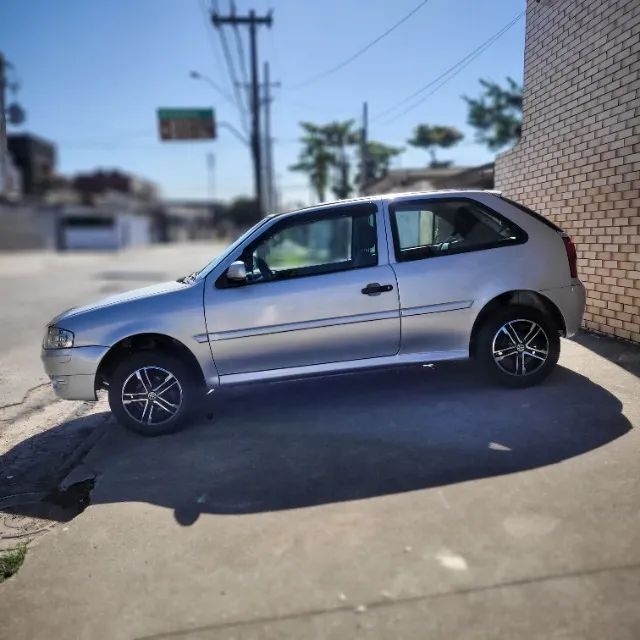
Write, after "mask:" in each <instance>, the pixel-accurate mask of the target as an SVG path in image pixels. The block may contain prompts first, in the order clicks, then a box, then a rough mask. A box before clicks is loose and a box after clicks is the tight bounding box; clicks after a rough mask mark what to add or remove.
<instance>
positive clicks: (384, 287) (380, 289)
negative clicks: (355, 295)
mask: <svg viewBox="0 0 640 640" xmlns="http://www.w3.org/2000/svg"><path fill="white" fill-rule="evenodd" d="M392 289H393V285H390V284H380V283H379V282H370V283H369V284H368V285H367V286H366V287H365V288H364V289H362V293H364V295H365V296H375V295H378V294H379V293H385V292H386V291H391V290H392Z"/></svg>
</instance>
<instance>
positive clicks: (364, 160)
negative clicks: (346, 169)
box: [360, 102, 369, 195]
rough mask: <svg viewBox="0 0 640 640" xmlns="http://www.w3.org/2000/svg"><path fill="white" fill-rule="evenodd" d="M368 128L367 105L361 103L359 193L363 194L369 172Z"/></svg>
mask: <svg viewBox="0 0 640 640" xmlns="http://www.w3.org/2000/svg"><path fill="white" fill-rule="evenodd" d="M368 129H369V107H368V105H367V103H366V102H364V103H363V104H362V130H361V132H360V194H361V195H364V190H365V188H366V186H367V180H368V173H369V148H368V144H367V138H368V133H369V132H368Z"/></svg>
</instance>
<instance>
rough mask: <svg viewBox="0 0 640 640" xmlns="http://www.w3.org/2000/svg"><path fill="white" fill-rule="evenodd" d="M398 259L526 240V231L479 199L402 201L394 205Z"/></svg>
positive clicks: (490, 246)
mask: <svg viewBox="0 0 640 640" xmlns="http://www.w3.org/2000/svg"><path fill="white" fill-rule="evenodd" d="M391 225H392V231H393V240H394V249H395V255H396V260H398V262H402V261H406V260H420V259H423V258H432V257H437V256H443V255H449V254H453V253H462V252H465V251H477V250H480V249H489V248H494V247H497V246H502V245H507V244H517V243H520V242H524V241H525V240H526V234H525V233H524V231H522V230H521V229H519V228H518V227H516V226H515V225H514V224H513V223H511V222H510V221H508V220H506V219H505V218H503V217H502V216H500V215H499V214H497V213H496V212H494V211H492V210H490V209H488V208H487V207H484V206H482V205H480V204H479V203H477V202H473V201H471V200H463V199H460V200H458V199H447V200H422V201H414V202H403V203H398V204H397V205H392V207H391Z"/></svg>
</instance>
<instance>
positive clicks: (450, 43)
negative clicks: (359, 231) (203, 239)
mask: <svg viewBox="0 0 640 640" xmlns="http://www.w3.org/2000/svg"><path fill="white" fill-rule="evenodd" d="M219 2H220V5H221V7H222V8H223V9H225V8H228V0H219ZM418 3H419V1H418V0H395V1H393V2H392V1H391V0H322V1H319V0H317V1H316V0H313V1H312V0H253V1H251V0H237V2H236V4H237V8H238V11H239V12H245V11H247V10H249V9H251V8H254V9H256V11H257V12H266V11H267V10H268V9H273V11H274V24H273V27H272V28H271V29H266V28H261V29H260V56H261V61H264V60H269V62H270V64H271V74H272V79H273V80H279V81H280V82H281V83H282V88H281V89H280V90H277V91H276V92H275V101H274V104H273V135H274V137H275V138H276V146H275V147H274V155H275V163H276V176H277V181H278V186H279V187H280V189H281V201H282V202H284V203H294V202H304V203H307V202H308V201H309V189H308V186H307V181H306V178H305V176H304V175H303V174H299V173H292V172H290V171H288V169H287V167H288V166H289V165H291V164H292V163H293V162H295V160H296V157H297V154H298V150H299V144H298V142H297V137H298V134H299V126H298V123H299V122H300V121H301V120H311V121H314V122H326V121H329V120H333V119H346V118H358V117H359V116H360V113H361V110H362V102H363V101H364V100H367V101H368V103H369V111H370V116H371V122H370V137H371V138H372V139H376V140H380V141H382V142H385V143H388V144H394V145H398V146H403V145H404V146H405V147H406V139H407V138H408V137H409V136H410V134H411V131H412V129H413V127H414V126H415V125H416V124H417V123H421V122H425V123H430V124H448V125H454V126H456V127H458V128H460V129H461V130H462V131H463V132H465V134H466V138H465V140H464V141H463V142H462V143H461V144H460V145H459V146H458V147H456V148H454V149H451V150H447V151H446V152H443V153H441V154H440V155H441V156H442V157H443V158H451V159H453V160H455V161H456V163H458V164H477V163H481V162H485V161H489V160H491V159H492V154H490V153H489V152H488V151H487V150H486V149H485V148H483V147H482V146H480V145H477V144H475V143H474V141H473V132H472V131H471V130H470V129H469V127H468V126H467V125H466V105H465V103H464V102H463V100H462V99H461V95H463V94H468V95H474V94H476V93H477V91H478V82H477V81H478V78H481V77H483V78H490V79H495V80H501V79H503V78H505V77H506V76H511V77H513V78H515V79H516V80H518V81H519V82H521V81H522V73H523V49H524V19H523V20H521V21H520V22H518V23H517V24H516V25H515V27H514V28H512V29H511V30H510V31H509V32H507V33H506V34H505V35H504V36H503V37H502V38H501V39H500V40H498V41H497V42H496V43H495V44H494V45H493V46H492V47H491V48H489V49H488V50H487V51H486V52H485V53H483V54H482V55H481V56H480V57H478V58H477V59H476V60H474V61H473V62H472V63H471V64H469V65H468V66H467V67H466V68H465V69H464V70H463V71H462V72H461V73H460V74H459V75H457V76H456V77H455V78H453V79H452V80H451V81H450V82H448V83H447V84H445V85H444V86H443V87H442V88H441V89H439V90H438V91H437V92H436V93H435V94H434V95H433V96H431V97H429V98H428V99H427V100H426V101H425V102H424V103H423V104H422V105H421V106H420V107H418V108H416V109H414V110H413V111H411V112H410V113H407V114H406V115H404V116H403V117H401V118H399V119H397V120H396V121H395V122H393V123H388V118H387V119H385V118H376V114H378V113H380V112H381V111H383V110H385V109H387V108H388V107H389V106H391V105H393V104H395V103H396V102H398V101H400V100H401V99H403V98H405V97H406V96H407V95H409V94H410V93H412V92H413V91H415V90H416V89H417V88H419V87H420V86H422V85H424V84H426V83H427V82H429V81H430V80H432V79H433V78H435V77H436V76H438V75H439V74H440V73H441V72H442V71H444V70H446V69H447V68H448V67H449V66H451V65H452V64H454V63H455V62H457V61H458V60H459V59H460V58H462V57H463V56H464V55H466V54H467V53H469V52H470V51H471V50H473V49H474V48H475V47H477V46H478V45H480V44H481V43H482V42H483V41H485V40H486V39H487V38H488V37H490V36H491V35H492V34H493V33H495V32H496V31H498V30H499V29H500V27H502V26H503V25H504V24H506V23H507V22H508V21H509V20H510V19H511V18H513V17H515V16H516V15H517V14H518V13H519V12H520V11H522V10H523V9H524V6H525V0H491V1H485V2H479V1H478V0H430V1H429V2H428V3H427V4H426V5H425V6H424V7H422V8H421V9H420V10H419V11H418V12H417V13H416V14H415V15H414V16H413V17H412V18H411V19H410V20H409V21H407V22H406V23H404V24H403V25H402V26H400V27H399V28H398V29H397V30H396V31H394V32H393V33H392V34H391V35H389V36H388V37H387V38H385V39H384V40H383V41H382V42H380V43H379V44H377V45H376V46H375V47H373V48H372V49H370V50H369V51H368V52H367V53H365V54H364V55H363V56H362V57H360V58H359V59H357V60H355V61H354V62H353V63H351V64H350V65H348V66H347V67H345V68H344V69H342V70H341V71H339V72H337V73H335V74H333V75H331V76H329V77H326V78H324V79H322V80H319V81H317V82H315V83H312V84H310V85H308V86H305V87H303V88H299V89H294V88H293V87H294V86H295V85H296V84H298V83H300V82H303V81H305V80H306V79H307V78H309V77H312V76H314V75H316V74H318V73H320V72H322V71H324V70H325V69H327V68H329V67H332V66H333V65H335V64H337V63H339V62H340V61H342V60H343V59H345V58H346V57H348V56H350V55H351V54H353V53H354V52H355V51H356V50H358V49H359V48H360V47H362V46H364V45H365V44H366V43H367V42H369V41H370V40H371V39H373V38H374V37H376V36H378V35H379V34H380V33H382V32H383V31H384V30H385V29H386V28H388V27H389V26H390V25H391V24H393V23H394V22H396V21H397V20H399V19H400V18H401V17H402V16H404V15H405V14H406V13H408V12H409V11H410V10H411V9H412V8H414V7H415V6H416V5H417V4H418ZM206 5H207V1H206V0H91V1H89V2H87V1H86V0H64V1H63V2H51V1H50V0H21V1H20V2H18V1H17V0H14V2H3V3H2V7H1V8H0V46H1V47H2V51H3V53H4V54H5V56H6V57H7V58H8V59H9V60H10V61H11V62H12V63H13V64H14V65H15V68H16V70H17V73H18V76H19V79H20V81H21V85H22V87H21V91H20V94H19V100H20V102H21V103H22V104H23V106H24V107H25V108H26V110H27V113H28V122H27V123H26V124H25V125H24V126H23V127H21V129H24V130H27V131H31V132H33V133H36V134H39V135H41V136H43V137H46V138H49V139H50V140H53V141H55V142H56V143H57V145H58V169H59V171H60V172H61V173H73V172H76V171H86V170H91V169H94V168H96V167H103V168H113V167H120V168H123V169H125V170H127V171H131V172H133V173H136V174H138V175H140V176H144V177H147V178H150V179H152V180H154V181H155V182H156V183H157V184H158V185H159V186H160V188H161V190H162V193H163V195H165V196H167V197H180V198H202V197H207V195H208V181H207V170H206V155H207V153H209V152H212V151H213V152H214V153H215V156H216V167H217V169H216V192H215V195H216V196H217V197H221V198H228V197H233V196H235V195H239V194H248V193H251V189H252V174H251V164H250V160H249V154H248V151H247V149H246V148H245V147H243V146H242V144H241V143H239V142H238V141H237V140H236V139H235V138H234V137H233V136H232V135H230V134H229V133H228V132H227V131H225V130H221V131H220V133H219V138H218V139H217V140H215V141H213V142H196V143H162V142H160V141H158V138H157V133H156V122H155V110H156V108H157V107H160V106H176V107H177V106H214V107H215V109H216V113H217V117H218V119H219V120H223V121H228V122H231V123H233V124H235V125H236V126H238V125H239V117H238V113H237V110H236V109H235V107H234V106H233V105H231V104H229V103H225V102H224V101H223V100H222V99H221V98H220V97H219V96H218V95H217V94H216V93H215V92H214V91H213V90H212V88H211V87H210V86H208V85H207V84H206V83H204V82H201V81H196V80H193V79H191V78H189V76H188V74H189V71H190V70H191V69H195V70H198V71H200V72H201V73H203V74H207V75H209V76H210V77H211V78H212V79H214V80H215V81H216V82H218V83H219V84H222V85H224V87H225V88H226V89H227V90H229V81H228V77H227V75H226V68H225V66H224V62H223V57H222V53H221V50H220V47H219V42H218V34H217V33H216V32H215V31H214V29H213V28H212V27H211V25H210V23H209V22H208V21H207V19H206V17H205V16H204V13H205V12H206ZM228 35H229V42H230V44H231V45H233V47H232V50H233V52H234V53H235V41H234V40H233V37H232V36H233V33H232V32H229V34H228ZM245 48H246V47H245ZM11 130H12V131H17V130H18V129H16V128H15V127H14V128H12V129H11ZM426 162H427V156H426V154H425V153H424V152H421V151H419V150H417V149H411V148H409V149H407V151H406V152H405V153H404V154H403V155H402V156H401V157H400V158H399V159H398V161H397V166H403V167H410V166H423V165H425V164H426Z"/></svg>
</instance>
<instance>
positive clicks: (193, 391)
mask: <svg viewBox="0 0 640 640" xmlns="http://www.w3.org/2000/svg"><path fill="white" fill-rule="evenodd" d="M198 397H199V387H198V385H197V384H196V382H195V380H194V376H193V375H192V374H191V372H190V371H189V368H188V367H186V366H185V365H184V364H183V363H182V362H181V361H180V360H179V359H177V358H175V357H173V356H169V355H166V354H163V353H159V352H155V351H143V352H140V353H134V354H132V355H131V356H129V357H128V358H126V359H125V360H123V361H122V362H121V363H120V364H119V365H118V366H117V367H116V369H115V371H114V373H113V376H112V377H111V380H110V382H109V406H110V407H111V411H112V412H113V414H114V416H115V417H116V419H117V420H118V422H120V424H122V425H123V426H125V427H127V428H128V429H131V430H132V431H135V432H136V433H140V434H142V435H145V436H157V435H162V434H165V433H173V432H174V431H177V430H178V429H180V428H182V426H183V425H184V424H185V422H186V421H187V420H188V419H189V418H190V417H191V415H192V413H193V411H194V409H195V407H196V403H197V400H198Z"/></svg>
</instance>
